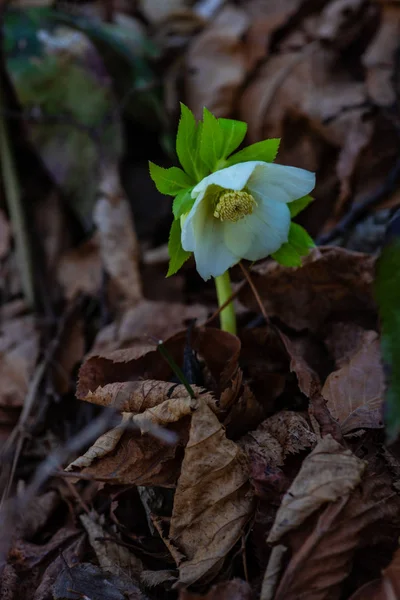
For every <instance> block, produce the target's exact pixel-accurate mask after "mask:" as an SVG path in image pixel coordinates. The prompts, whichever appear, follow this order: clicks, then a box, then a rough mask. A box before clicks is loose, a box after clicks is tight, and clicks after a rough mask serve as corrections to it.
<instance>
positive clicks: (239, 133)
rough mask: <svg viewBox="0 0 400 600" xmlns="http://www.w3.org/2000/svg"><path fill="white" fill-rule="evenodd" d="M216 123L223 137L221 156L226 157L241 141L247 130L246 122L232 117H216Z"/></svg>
mask: <svg viewBox="0 0 400 600" xmlns="http://www.w3.org/2000/svg"><path fill="white" fill-rule="evenodd" d="M218 123H219V126H220V127H221V129H222V133H223V137H224V143H223V147H222V152H221V158H226V157H227V156H229V155H230V154H231V153H232V152H233V151H234V150H236V148H237V147H238V146H240V144H241V143H242V142H243V140H244V137H245V135H246V132H247V123H245V122H244V121H234V120H233V119H218Z"/></svg>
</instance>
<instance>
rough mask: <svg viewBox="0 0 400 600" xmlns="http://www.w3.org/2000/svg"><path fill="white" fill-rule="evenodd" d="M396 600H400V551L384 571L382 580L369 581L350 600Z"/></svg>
mask: <svg viewBox="0 0 400 600" xmlns="http://www.w3.org/2000/svg"><path fill="white" fill-rule="evenodd" d="M366 598H368V600H396V599H397V598H400V550H396V552H395V555H394V556H393V559H392V561H391V563H390V565H389V566H387V567H386V569H383V571H382V579H380V580H379V579H375V580H374V581H369V582H368V583H366V584H365V585H363V586H362V588H360V589H359V590H357V592H356V593H355V594H353V595H352V596H351V598H350V599H349V600H366Z"/></svg>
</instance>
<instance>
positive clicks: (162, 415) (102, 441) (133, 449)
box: [67, 392, 196, 487]
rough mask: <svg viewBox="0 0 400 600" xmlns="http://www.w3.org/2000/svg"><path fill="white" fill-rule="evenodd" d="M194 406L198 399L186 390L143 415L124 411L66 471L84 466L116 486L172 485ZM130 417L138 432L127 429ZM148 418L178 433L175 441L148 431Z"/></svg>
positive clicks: (102, 479) (94, 476) (99, 477)
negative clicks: (126, 424) (186, 418)
mask: <svg viewBox="0 0 400 600" xmlns="http://www.w3.org/2000/svg"><path fill="white" fill-rule="evenodd" d="M195 408H196V401H194V400H192V399H191V398H190V397H188V395H187V392H186V396H185V397H182V398H175V399H169V400H165V401H164V402H162V403H161V404H159V405H158V406H154V407H152V408H149V409H147V410H145V411H144V412H143V413H141V414H137V415H134V414H131V413H130V414H126V413H125V414H124V415H123V422H122V424H121V425H120V426H119V427H116V428H114V429H113V430H111V431H110V432H107V433H105V434H104V435H102V436H101V437H100V438H99V439H98V440H96V442H95V443H94V444H93V446H92V447H91V448H89V450H88V451H87V452H86V453H85V454H84V455H83V456H81V457H79V458H77V459H76V460H75V461H74V462H73V463H71V464H70V465H69V466H68V467H67V470H68V471H74V472H75V469H82V471H81V472H82V473H83V474H85V475H90V476H91V477H93V478H94V479H97V480H100V481H108V482H109V483H111V484H114V485H115V484H123V485H132V484H134V485H164V486H165V487H171V486H173V485H174V484H175V482H176V479H177V477H178V474H179V467H180V460H178V459H176V458H175V455H176V450H177V447H178V446H179V445H183V444H184V442H185V440H186V438H187V429H188V422H187V420H185V417H189V418H190V415H191V414H192V412H193V411H194V410H195ZM130 420H131V421H132V422H133V423H134V424H136V425H137V426H138V428H139V431H131V430H127V431H126V430H124V423H127V422H129V421H130ZM149 421H150V422H152V423H154V424H156V425H157V426H158V427H163V426H168V428H169V429H171V427H172V431H174V432H175V433H176V434H177V437H176V440H175V442H169V443H167V442H163V441H162V440H159V439H155V438H154V436H153V435H151V434H147V433H145V431H146V428H147V423H148V422H149ZM180 421H181V422H180ZM140 429H142V431H144V433H143V434H141V433H140ZM77 478H79V473H77Z"/></svg>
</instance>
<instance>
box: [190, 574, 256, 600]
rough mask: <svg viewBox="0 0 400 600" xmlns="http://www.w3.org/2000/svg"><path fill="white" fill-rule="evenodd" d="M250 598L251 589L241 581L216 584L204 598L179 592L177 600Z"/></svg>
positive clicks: (236, 599) (234, 580)
mask: <svg viewBox="0 0 400 600" xmlns="http://www.w3.org/2000/svg"><path fill="white" fill-rule="evenodd" d="M252 598H253V593H252V591H251V587H250V586H249V584H248V583H246V581H242V580H241V579H232V580H231V581H223V582H221V583H217V585H214V586H213V587H212V588H211V589H210V591H209V592H208V593H207V594H206V595H205V596H203V595H200V594H194V593H192V592H189V591H188V590H181V591H180V593H179V600H252Z"/></svg>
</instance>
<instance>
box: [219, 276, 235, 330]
mask: <svg viewBox="0 0 400 600" xmlns="http://www.w3.org/2000/svg"><path fill="white" fill-rule="evenodd" d="M215 287H216V288H217V298H218V306H222V305H223V304H224V303H225V302H226V301H227V300H228V298H230V296H232V286H231V280H230V277H229V271H225V273H224V274H223V275H219V277H216V278H215ZM220 321H221V329H222V330H223V331H228V332H229V333H233V334H234V335H236V314H235V307H234V306H233V301H231V302H229V304H228V306H226V307H225V308H224V309H223V310H222V311H221V314H220Z"/></svg>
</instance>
